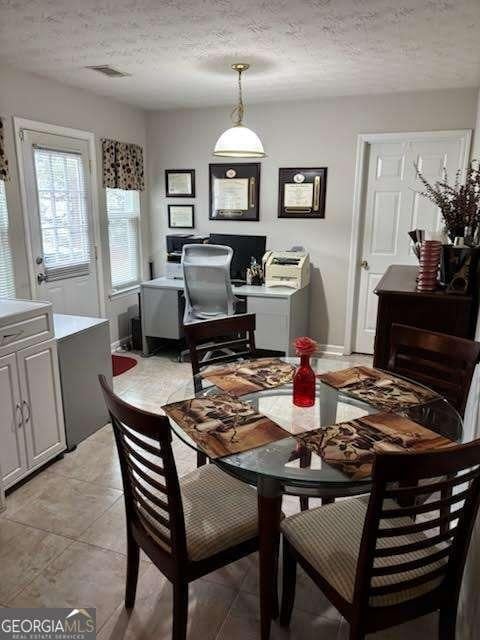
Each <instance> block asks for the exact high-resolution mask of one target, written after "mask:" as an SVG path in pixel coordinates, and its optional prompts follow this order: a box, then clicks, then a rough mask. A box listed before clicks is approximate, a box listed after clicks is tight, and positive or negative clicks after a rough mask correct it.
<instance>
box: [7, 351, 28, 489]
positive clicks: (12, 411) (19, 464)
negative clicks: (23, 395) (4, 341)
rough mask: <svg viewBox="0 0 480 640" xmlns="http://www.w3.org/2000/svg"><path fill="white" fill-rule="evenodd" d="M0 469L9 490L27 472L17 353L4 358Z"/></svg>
mask: <svg viewBox="0 0 480 640" xmlns="http://www.w3.org/2000/svg"><path fill="white" fill-rule="evenodd" d="M0 469H1V472H2V478H3V484H4V488H5V489H7V488H8V487H10V486H11V485H12V484H14V483H15V482H16V481H17V480H20V478H22V477H23V476H24V475H25V474H26V471H27V457H26V453H25V433H24V428H23V420H22V412H21V400H20V390H19V386H18V370H17V360H16V358H15V354H13V353H12V354H11V355H9V356H3V357H2V358H0Z"/></svg>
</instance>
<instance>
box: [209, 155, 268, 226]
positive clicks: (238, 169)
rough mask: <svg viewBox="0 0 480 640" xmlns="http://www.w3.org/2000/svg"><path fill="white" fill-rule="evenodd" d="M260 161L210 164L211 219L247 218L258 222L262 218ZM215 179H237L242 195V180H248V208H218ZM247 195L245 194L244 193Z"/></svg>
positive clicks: (247, 220) (248, 220)
mask: <svg viewBox="0 0 480 640" xmlns="http://www.w3.org/2000/svg"><path fill="white" fill-rule="evenodd" d="M260 166H261V165H260V163H259V162H239V163H228V164H227V163H213V164H210V165H209V207H208V218H209V220H236V221H238V220H245V221H246V222H258V221H259V219H260ZM215 180H236V181H237V185H238V187H239V190H238V192H239V194H240V200H241V197H242V194H241V191H242V185H241V182H242V181H245V180H246V181H247V182H246V189H247V191H246V204H247V207H246V208H238V209H235V208H232V209H226V208H218V207H217V203H216V202H215ZM244 195H245V194H244Z"/></svg>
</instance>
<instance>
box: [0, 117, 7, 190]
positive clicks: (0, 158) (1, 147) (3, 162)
mask: <svg viewBox="0 0 480 640" xmlns="http://www.w3.org/2000/svg"><path fill="white" fill-rule="evenodd" d="M8 177H9V174H8V160H7V152H6V151H5V141H4V137H3V122H2V119H1V118H0V180H8Z"/></svg>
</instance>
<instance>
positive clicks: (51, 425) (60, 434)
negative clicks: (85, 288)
mask: <svg viewBox="0 0 480 640" xmlns="http://www.w3.org/2000/svg"><path fill="white" fill-rule="evenodd" d="M17 360H18V374H19V379H20V393H21V396H22V414H23V425H24V429H25V439H26V445H27V464H28V468H29V470H32V469H36V468H37V467H40V466H41V465H42V464H44V463H45V462H48V460H50V459H51V458H53V457H54V456H56V455H57V454H58V453H61V452H62V451H64V450H65V427H64V424H63V410H62V395H61V390H60V378H59V373H58V357H57V343H56V340H48V342H41V343H40V344H36V345H34V346H33V347H28V348H27V349H22V351H19V352H18V353H17Z"/></svg>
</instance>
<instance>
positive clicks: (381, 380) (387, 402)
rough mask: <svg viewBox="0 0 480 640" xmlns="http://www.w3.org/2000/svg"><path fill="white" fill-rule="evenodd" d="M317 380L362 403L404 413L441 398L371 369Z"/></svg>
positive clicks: (326, 375)
mask: <svg viewBox="0 0 480 640" xmlns="http://www.w3.org/2000/svg"><path fill="white" fill-rule="evenodd" d="M318 378H319V379H320V380H321V381H322V382H325V383H326V384H328V385H330V386H332V387H334V388H335V389H341V390H342V392H343V393H346V394H347V395H349V396H352V397H353V398H358V399H359V400H363V401H364V402H367V403H368V404H369V405H371V406H372V407H375V408H376V409H380V410H382V411H401V410H402V409H405V408H407V407H411V406H414V405H417V404H425V403H426V402H431V401H432V400H435V399H437V398H439V397H440V396H439V395H438V394H437V393H435V392H434V391H431V390H430V389H425V387H421V386H420V385H417V384H414V383H413V382H409V381H407V380H402V378H397V377H396V376H394V375H392V374H389V373H385V372H384V371H379V370H378V369H371V368H370V367H351V368H349V369H342V370H341V371H331V372H329V373H323V374H319V375H318Z"/></svg>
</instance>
